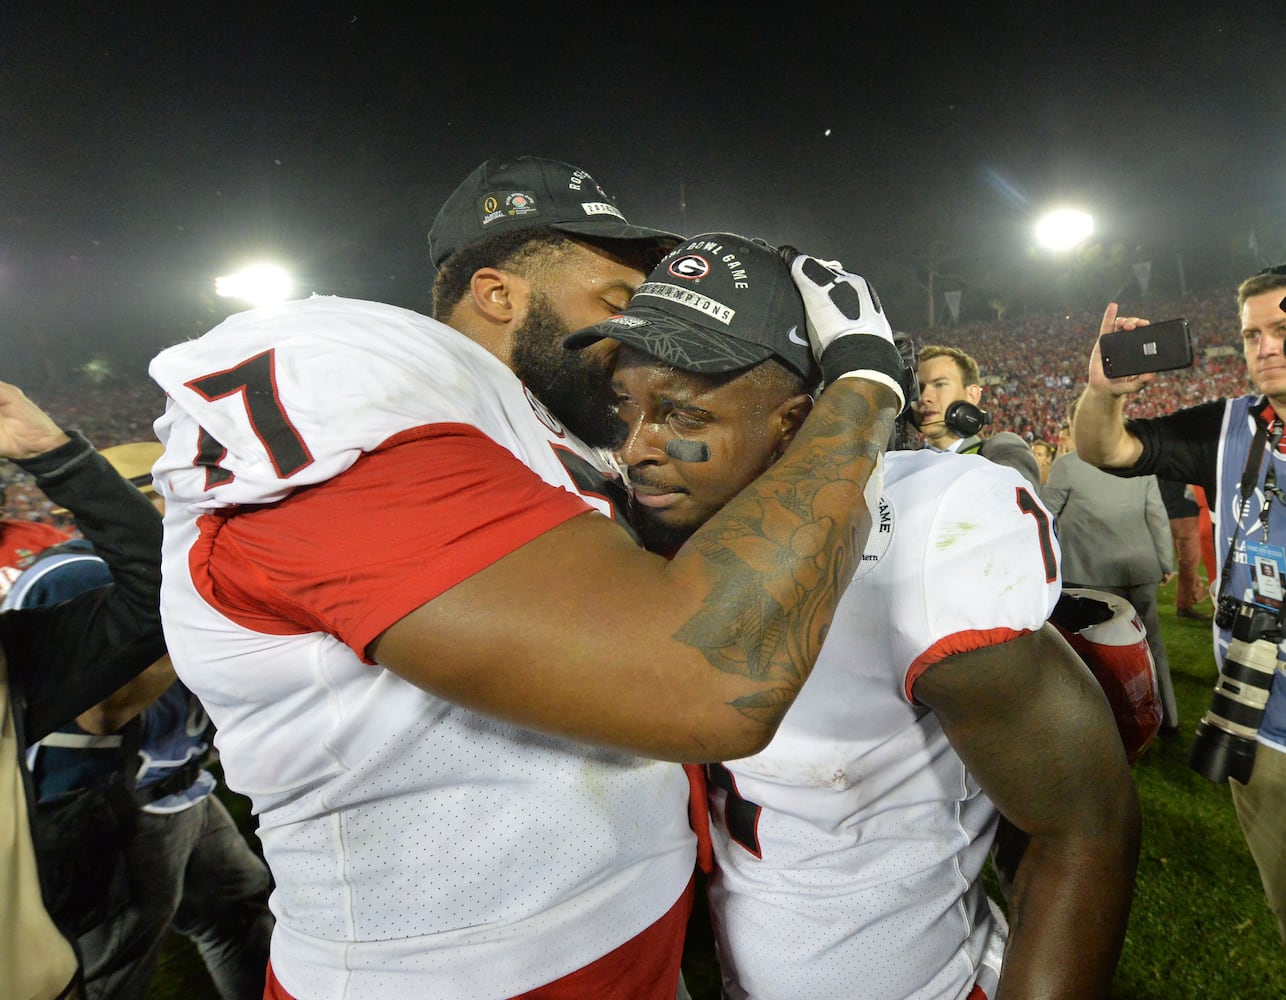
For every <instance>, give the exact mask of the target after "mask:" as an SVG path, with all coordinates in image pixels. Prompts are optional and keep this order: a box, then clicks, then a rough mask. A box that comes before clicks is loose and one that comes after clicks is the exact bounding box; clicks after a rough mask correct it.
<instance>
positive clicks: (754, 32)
mask: <svg viewBox="0 0 1286 1000" xmlns="http://www.w3.org/2000/svg"><path fill="white" fill-rule="evenodd" d="M874 6H875V5H864V4H860V3H858V4H851V3H850V4H845V5H826V6H822V5H812V4H784V3H774V4H762V5H761V4H750V3H744V4H723V3H709V2H707V3H695V2H693V3H688V4H667V3H651V4H646V5H644V4H638V5H632V6H626V5H617V4H593V5H586V4H578V3H564V4H524V5H499V6H497V5H495V4H491V5H487V4H481V3H445V2H439V3H436V4H424V5H423V7H424V9H425V10H427V11H429V13H421V14H405V13H394V11H395V10H410V9H412V8H411V5H406V6H405V8H403V7H402V6H401V5H396V4H389V3H382V4H376V3H366V2H350V3H346V4H339V3H329V2H323V3H300V4H284V3H283V4H262V3H261V4H257V5H239V4H202V5H195V4H187V3H182V2H180V3H170V4H161V3H142V4H129V5H125V4H122V5H120V7H121V9H122V11H123V12H115V13H113V12H108V11H107V10H106V9H105V8H106V7H107V5H97V4H93V5H71V4H60V3H52V4H23V5H18V4H14V3H6V4H4V5H3V6H2V7H0V12H3V20H2V21H0V321H2V322H3V326H2V327H0V345H3V347H4V348H5V350H6V351H10V350H16V349H17V348H16V346H15V344H14V340H15V338H16V337H19V336H22V337H26V336H28V335H29V332H30V330H31V329H32V328H33V327H35V326H38V327H39V328H40V329H41V330H44V331H45V332H46V334H52V335H53V336H56V337H60V338H61V337H73V336H74V337H75V338H77V339H76V344H77V346H78V347H79V346H82V345H84V344H90V343H93V344H99V343H110V342H112V341H120V342H125V341H129V340H130V338H139V339H140V340H141V341H142V342H144V343H148V344H157V345H160V344H164V343H169V342H173V341H174V340H177V339H179V338H181V337H183V336H186V335H190V334H192V333H195V332H198V329H199V328H201V327H203V326H205V325H209V324H210V323H213V322H214V321H217V320H218V319H219V318H220V317H221V316H222V315H224V314H225V313H226V312H227V311H229V310H230V309H232V308H233V306H232V305H230V304H228V303H225V302H223V301H221V300H214V299H213V298H212V295H211V291H210V287H211V284H210V283H211V279H212V277H213V276H214V275H215V274H218V273H225V272H227V271H228V270H231V269H232V268H233V267H234V266H236V265H237V264H238V263H240V262H242V261H243V260H245V259H247V258H248V257H251V256H254V255H264V256H272V257H274V258H276V259H278V260H281V261H284V262H286V263H288V264H289V265H290V266H291V267H292V268H293V269H294V271H295V273H296V274H297V275H298V276H299V281H300V283H301V284H302V285H303V286H304V288H305V289H306V290H315V291H319V292H333V293H338V294H349V295H355V296H359V297H368V298H379V299H384V300H386V301H391V302H395V303H397V304H400V305H405V306H409V307H412V308H424V307H425V301H426V300H425V290H426V289H427V286H428V284H429V281H430V276H429V273H428V264H427V261H426V253H425V244H424V232H425V230H426V228H427V224H428V222H429V220H430V219H431V217H432V213H433V211H434V210H435V209H436V206H437V204H438V203H440V201H441V200H442V199H443V198H444V197H445V195H446V194H447V193H448V192H449V191H450V189H451V188H452V187H453V186H454V185H455V184H456V183H457V182H458V181H459V180H460V179H461V178H462V177H463V176H464V174H466V173H467V172H468V171H469V170H470V169H472V167H473V166H475V165H476V164H477V163H478V162H480V161H481V160H483V159H485V158H487V157H488V156H493V155H500V154H506V153H527V152H530V153H538V154H541V155H546V156H554V157H559V158H562V159H566V160H570V161H572V162H574V163H577V164H578V165H581V166H584V167H586V168H588V169H589V170H590V171H591V172H592V173H593V174H594V175H595V177H596V178H597V179H598V180H599V182H600V183H602V184H603V186H604V187H605V188H606V189H607V190H608V192H609V193H610V194H611V195H613V196H614V197H616V198H617V200H618V202H619V204H620V205H621V207H622V208H623V210H624V211H625V213H626V214H627V215H628V216H629V217H630V218H631V220H633V221H637V222H642V223H646V224H651V225H656V226H660V227H665V228H671V229H675V230H685V231H687V232H690V233H691V232H699V231H703V230H710V229H727V230H733V231H738V232H742V233H745V234H747V235H757V236H764V237H766V238H768V239H770V240H774V241H786V242H791V243H794V244H795V245H797V246H800V247H801V248H802V249H805V250H807V251H810V252H816V253H819V254H822V255H826V256H837V257H840V258H841V259H843V260H844V261H845V262H846V263H849V264H850V265H851V266H853V267H855V268H856V269H859V270H864V271H865V272H866V273H868V274H870V275H872V276H873V277H876V279H877V282H880V283H884V282H888V287H890V288H891V289H892V290H893V296H892V299H891V304H890V308H891V311H892V312H893V313H894V319H895V322H897V320H898V316H897V312H896V310H897V309H899V308H902V309H906V310H907V311H911V310H912V309H917V308H919V305H918V300H916V301H917V304H916V305H915V306H911V305H909V304H906V305H903V304H901V303H902V301H903V298H899V297H900V296H903V297H904V299H905V301H907V302H909V301H910V300H909V294H910V293H909V291H908V290H907V288H906V287H904V286H907V282H906V280H905V279H904V275H905V274H906V272H907V268H908V262H909V261H911V260H912V259H913V257H914V255H915V254H917V253H922V252H923V251H925V249H926V248H928V247H930V246H931V245H933V244H934V242H935V241H940V240H947V241H950V242H951V244H952V245H953V246H954V247H956V248H957V249H959V250H962V251H964V250H967V251H969V252H971V253H975V254H978V255H986V256H987V257H989V258H997V259H999V258H1002V257H1004V256H1006V255H1011V256H1014V257H1015V259H1017V258H1020V257H1021V256H1022V254H1023V253H1024V251H1025V250H1026V248H1027V244H1028V243H1029V242H1030V239H1029V235H1028V234H1029V229H1030V223H1031V221H1032V219H1033V217H1034V215H1035V214H1036V213H1037V212H1038V211H1039V210H1041V209H1042V208H1045V207H1047V206H1049V205H1051V204H1053V203H1055V202H1058V201H1064V200H1075V201H1079V202H1081V203H1082V204H1084V205H1085V206H1086V207H1087V208H1089V209H1090V210H1091V211H1093V212H1094V213H1095V216H1096V219H1097V220H1098V224H1099V227H1100V231H1101V232H1102V234H1103V237H1104V238H1105V239H1109V240H1117V239H1119V240H1122V241H1124V242H1126V243H1129V244H1131V245H1135V244H1137V245H1140V246H1141V247H1143V248H1144V250H1143V252H1144V253H1145V254H1146V255H1148V256H1157V257H1160V256H1163V255H1168V256H1172V255H1173V251H1174V250H1175V249H1178V250H1181V251H1182V253H1183V255H1184V258H1185V260H1186V261H1187V262H1188V263H1187V266H1188V269H1189V274H1188V280H1189V284H1197V285H1200V284H1201V283H1202V282H1207V283H1228V282H1230V281H1232V280H1235V278H1236V277H1239V276H1241V272H1242V271H1244V270H1245V269H1246V268H1247V267H1248V266H1250V264H1251V263H1252V260H1251V258H1250V257H1249V256H1247V251H1246V237H1247V236H1248V233H1249V230H1250V228H1251V227H1252V226H1254V227H1256V228H1257V229H1259V230H1261V244H1264V245H1265V252H1269V253H1272V252H1277V251H1278V250H1280V249H1281V245H1280V242H1278V243H1274V242H1273V241H1274V239H1276V240H1278V241H1280V240H1281V239H1282V238H1283V233H1286V80H1284V79H1283V74H1282V66H1283V65H1286V22H1284V19H1283V17H1282V13H1281V4H1280V0H1273V2H1267V0H1265V2H1255V0H1252V2H1242V3H1236V4H1228V5H1222V6H1225V7H1227V8H1228V9H1226V10H1221V9H1217V8H1216V5H1211V4H1207V3H1200V4H1199V3H1192V4H1180V3H1171V4H1146V5H1144V4H1131V3H1117V4H1111V5H1108V4H1104V5H1097V4H1055V5H1044V6H1041V7H1039V9H1033V8H1034V6H1035V5H1031V6H1030V7H1029V6H1028V5H1021V9H1020V5H1017V4H995V5H992V4H985V3H984V4H974V5H957V6H958V7H959V8H960V9H959V10H957V11H955V12H951V13H948V14H945V15H944V14H941V13H938V12H937V11H936V10H935V9H934V8H936V7H938V6H939V5H936V4H935V5H917V4H906V3H903V4H887V5H883V6H885V7H887V11H886V12H884V13H865V12H863V8H864V7H874ZM87 11H88V12H87ZM828 130H829V135H828V134H827V131H828ZM681 191H682V192H683V194H684V195H685V200H686V208H685V207H684V205H683V203H681V200H680V192H681ZM1273 233H1276V236H1275V237H1274V236H1273V235H1271V234H1273ZM889 297H890V296H889V293H888V292H886V298H889ZM207 321H208V322H207ZM900 325H908V324H905V323H903V324H900ZM910 325H911V326H914V320H912V322H911V323H910ZM0 377H2V376H0Z"/></svg>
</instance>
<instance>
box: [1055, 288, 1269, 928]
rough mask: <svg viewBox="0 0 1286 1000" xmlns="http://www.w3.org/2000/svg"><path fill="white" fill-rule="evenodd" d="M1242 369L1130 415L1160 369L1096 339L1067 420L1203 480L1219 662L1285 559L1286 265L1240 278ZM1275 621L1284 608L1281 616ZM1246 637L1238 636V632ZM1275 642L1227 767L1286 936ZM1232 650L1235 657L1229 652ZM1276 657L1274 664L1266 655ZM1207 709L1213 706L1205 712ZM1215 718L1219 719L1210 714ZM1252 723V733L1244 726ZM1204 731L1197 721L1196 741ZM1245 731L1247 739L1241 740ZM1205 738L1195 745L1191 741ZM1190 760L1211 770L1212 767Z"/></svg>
mask: <svg viewBox="0 0 1286 1000" xmlns="http://www.w3.org/2000/svg"><path fill="white" fill-rule="evenodd" d="M1237 306H1238V310H1239V312H1240V316H1241V336H1242V344H1243V347H1244V350H1245V357H1246V374H1247V375H1248V376H1249V378H1250V381H1251V383H1252V384H1253V385H1254V387H1255V390H1256V393H1255V394H1254V395H1246V396H1240V397H1238V398H1236V399H1217V400H1212V401H1210V402H1206V403H1202V404H1200V405H1198V406H1194V407H1190V408H1187V409H1183V410H1179V411H1177V412H1175V413H1171V414H1167V415H1165V416H1161V417H1155V418H1151V419H1126V418H1125V412H1124V411H1125V399H1126V397H1127V396H1131V395H1133V394H1134V393H1137V392H1139V391H1140V390H1141V389H1142V388H1143V387H1144V386H1146V385H1148V384H1149V383H1150V382H1152V381H1154V380H1155V379H1156V378H1157V377H1158V376H1157V375H1156V374H1155V373H1154V372H1144V373H1142V374H1138V375H1129V376H1125V377H1121V378H1109V377H1108V376H1107V375H1106V374H1105V372H1104V369H1103V362H1102V355H1101V351H1100V346H1099V342H1098V341H1096V342H1095V345H1094V348H1093V349H1092V351H1091V352H1090V361H1089V383H1088V385H1087V387H1086V389H1085V392H1084V394H1083V395H1082V396H1081V400H1080V405H1079V406H1078V407H1077V410H1076V417H1075V422H1074V425H1073V428H1072V433H1073V436H1074V437H1075V440H1076V447H1077V449H1078V450H1079V452H1080V454H1081V457H1082V458H1084V459H1085V460H1086V461H1087V462H1090V463H1091V464H1093V465H1097V466H1098V467H1099V468H1101V469H1105V470H1107V471H1109V472H1113V473H1115V474H1116V475H1120V476H1146V475H1157V476H1161V477H1164V478H1167V479H1175V480H1178V481H1179V482H1182V483H1193V484H1195V485H1197V486H1200V487H1201V488H1202V489H1204V490H1205V492H1206V496H1207V497H1208V498H1209V501H1210V510H1211V512H1212V513H1213V515H1214V520H1215V526H1214V532H1215V540H1216V541H1215V546H1216V549H1217V551H1218V552H1219V555H1220V558H1221V561H1222V573H1221V577H1220V583H1219V594H1218V601H1219V604H1220V606H1221V607H1222V608H1225V609H1227V611H1228V612H1229V613H1228V614H1222V615H1220V616H1217V617H1216V621H1215V624H1214V629H1213V631H1214V652H1215V660H1216V662H1217V663H1218V665H1219V668H1220V671H1221V674H1222V672H1223V671H1224V669H1225V664H1226V663H1227V662H1228V656H1229V642H1230V639H1231V638H1232V637H1233V633H1232V628H1231V626H1232V625H1233V624H1234V621H1235V620H1236V612H1237V609H1238V608H1248V609H1251V610H1252V612H1253V610H1254V609H1257V608H1258V609H1263V610H1264V611H1268V612H1271V607H1272V605H1271V603H1270V602H1271V600H1272V595H1271V594H1270V593H1268V588H1267V587H1266V583H1265V581H1266V580H1268V579H1269V577H1268V575H1267V574H1265V573H1264V572H1263V571H1262V569H1261V570H1260V572H1259V573H1257V574H1256V573H1254V572H1253V569H1252V567H1256V566H1259V567H1262V566H1271V567H1272V568H1273V573H1272V577H1271V579H1272V580H1276V579H1278V578H1279V577H1280V576H1281V572H1282V569H1283V564H1284V563H1286V556H1284V555H1283V553H1284V552H1286V497H1284V496H1283V494H1282V492H1281V491H1280V489H1279V488H1278V480H1279V479H1283V480H1286V452H1284V450H1283V441H1282V437H1283V435H1282V430H1283V426H1284V425H1283V418H1282V416H1281V415H1282V414H1283V413H1286V347H1284V346H1283V345H1284V344H1286V265H1278V266H1277V267H1271V268H1266V269H1264V270H1263V271H1260V272H1259V273H1257V274H1255V275H1252V276H1251V277H1249V278H1247V279H1246V280H1245V281H1243V282H1242V283H1241V285H1240V287H1239V288H1238V289H1237ZM1146 325H1147V321H1146V320H1143V319H1139V318H1137V317H1133V316H1130V317H1122V316H1118V315H1117V305H1116V303H1115V302H1112V303H1108V306H1107V310H1106V311H1105V312H1104V314H1103V323H1102V326H1101V327H1100V330H1099V336H1100V338H1102V337H1103V335H1105V334H1110V333H1114V332H1116V331H1119V330H1136V329H1140V328H1142V327H1144V326H1146ZM1276 625H1277V626H1278V628H1280V625H1281V622H1280V620H1277V621H1276ZM1239 639H1240V637H1239ZM1282 658H1283V650H1282V647H1281V645H1280V644H1279V645H1278V653H1277V669H1276V671H1271V670H1270V672H1269V673H1268V674H1265V675H1263V680H1262V684H1263V686H1264V688H1265V689H1266V692H1263V693H1266V697H1267V701H1266V704H1264V702H1263V698H1262V696H1261V697H1260V698H1259V699H1258V702H1257V704H1256V706H1255V707H1256V712H1255V714H1258V711H1257V709H1258V706H1259V705H1262V716H1261V717H1260V718H1258V719H1256V720H1255V722H1256V723H1257V726H1258V729H1257V732H1256V731H1255V729H1254V727H1253V726H1249V727H1243V729H1242V731H1241V732H1231V731H1230V733H1229V734H1227V736H1226V738H1224V742H1225V743H1226V744H1228V746H1229V747H1230V748H1231V749H1232V750H1233V751H1236V752H1239V753H1241V754H1242V756H1243V758H1244V760H1245V764H1244V766H1241V767H1234V768H1231V769H1230V770H1229V771H1228V774H1227V775H1226V777H1227V778H1228V780H1229V783H1230V785H1231V787H1232V800H1233V805H1234V806H1235V807H1236V811H1237V819H1238V821H1239V823H1240V824H1241V829H1242V832H1243V834H1244V835H1245V837H1246V843H1247V845H1248V846H1249V848H1250V853H1251V855H1252V856H1253V857H1254V859H1255V864H1256V865H1257V866H1258V868H1259V874H1260V878H1261V879H1262V881H1263V885H1264V892H1265V894H1266V895H1267V898H1268V904H1269V906H1270V907H1271V908H1272V911H1273V913H1274V915H1275V916H1276V918H1277V924H1278V928H1279V930H1280V932H1281V935H1282V939H1283V941H1284V942H1286V832H1284V831H1286V670H1283V668H1282V663H1281V661H1282ZM1234 662H1236V661H1234ZM1270 667H1271V664H1270ZM1207 720H1211V715H1210V714H1209V713H1208V714H1207ZM1211 721H1214V722H1216V724H1218V720H1211ZM1246 729H1249V731H1251V732H1255V737H1254V739H1253V740H1252V739H1250V738H1249V737H1247V736H1245V730H1246ZM1205 735H1206V733H1205V730H1204V729H1203V730H1199V735H1198V743H1200V742H1201V740H1202V739H1203V738H1204V736H1205ZM1239 743H1240V745H1238V744H1239ZM1199 749H1200V747H1198V746H1194V751H1196V750H1199ZM1200 763H1204V762H1199V761H1198V759H1197V756H1196V754H1195V753H1194V758H1193V765H1194V766H1196V767H1198V769H1199V770H1202V771H1203V773H1206V774H1207V776H1208V777H1214V778H1215V779H1216V780H1219V779H1220V778H1221V777H1223V776H1224V775H1222V774H1211V773H1210V772H1209V770H1206V769H1203V767H1201V766H1198V765H1199V764H1200Z"/></svg>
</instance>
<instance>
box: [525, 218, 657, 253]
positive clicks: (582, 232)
mask: <svg viewBox="0 0 1286 1000" xmlns="http://www.w3.org/2000/svg"><path fill="white" fill-rule="evenodd" d="M548 225H549V228H550V229H556V230H558V231H559V232H560V233H573V234H575V235H576V236H589V237H592V238H596V239H600V240H627V241H630V242H640V243H642V242H646V243H663V244H666V249H667V250H668V249H670V248H671V247H676V246H678V245H679V244H680V243H681V242H683V237H682V236H678V235H676V234H675V233H667V232H665V231H664V230H662V229H648V228H647V227H646V226H632V225H630V224H629V223H628V222H621V221H620V220H618V219H598V220H589V219H587V220H585V221H584V222H551V223H548Z"/></svg>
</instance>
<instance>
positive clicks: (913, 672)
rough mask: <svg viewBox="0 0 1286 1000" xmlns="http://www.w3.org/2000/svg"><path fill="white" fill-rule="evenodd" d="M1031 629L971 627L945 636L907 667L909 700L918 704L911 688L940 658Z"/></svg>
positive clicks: (987, 644) (1023, 633) (1002, 639)
mask: <svg viewBox="0 0 1286 1000" xmlns="http://www.w3.org/2000/svg"><path fill="white" fill-rule="evenodd" d="M1030 631H1031V629H1029V628H1022V629H1013V628H990V629H970V630H968V631H965V632H955V633H953V634H952V635H947V636H943V637H942V638H941V639H939V640H938V641H937V642H935V643H934V644H933V645H932V646H930V647H929V648H928V649H926V650H925V651H924V652H923V653H921V654H920V655H919V656H917V657H916V658H915V662H913V663H912V664H911V666H910V667H909V668H908V669H907V672H906V681H905V683H904V686H903V690H904V691H905V692H906V698H907V701H909V702H911V703H912V704H913V705H914V704H918V702H916V700H915V695H913V694H912V693H911V689H912V688H913V687H915V682H916V681H917V680H919V679H920V675H921V674H922V673H924V672H925V671H926V670H928V669H929V667H931V666H933V665H934V664H935V663H937V662H938V661H939V660H945V659H946V658H947V657H948V656H951V655H953V654H955V653H968V652H969V651H970V650H974V649H985V648H986V647H987V646H999V645H1000V644H1001V643H1002V642H1009V641H1010V640H1011V639H1017V638H1018V637H1019V636H1020V635H1026V634H1027V633H1028V632H1030Z"/></svg>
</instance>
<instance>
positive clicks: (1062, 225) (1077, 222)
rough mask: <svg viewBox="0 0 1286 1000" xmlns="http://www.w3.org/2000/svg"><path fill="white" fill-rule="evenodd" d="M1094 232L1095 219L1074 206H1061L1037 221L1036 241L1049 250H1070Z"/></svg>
mask: <svg viewBox="0 0 1286 1000" xmlns="http://www.w3.org/2000/svg"><path fill="white" fill-rule="evenodd" d="M1093 232H1094V220H1093V219H1092V218H1091V217H1090V216H1089V215H1087V214H1086V213H1085V212H1081V211H1079V210H1077V209H1074V208H1059V209H1056V210H1054V211H1052V212H1049V213H1048V214H1046V215H1044V216H1042V217H1041V219H1040V221H1039V222H1037V223H1036V242H1038V243H1039V244H1040V245H1041V246H1043V247H1044V248H1045V249H1047V250H1070V249H1071V248H1072V247H1074V246H1076V245H1077V244H1078V243H1080V242H1082V241H1083V240H1085V239H1087V238H1088V237H1089V236H1090V234H1092V233H1093Z"/></svg>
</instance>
